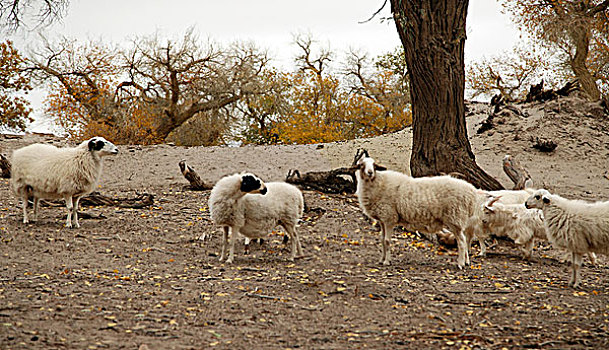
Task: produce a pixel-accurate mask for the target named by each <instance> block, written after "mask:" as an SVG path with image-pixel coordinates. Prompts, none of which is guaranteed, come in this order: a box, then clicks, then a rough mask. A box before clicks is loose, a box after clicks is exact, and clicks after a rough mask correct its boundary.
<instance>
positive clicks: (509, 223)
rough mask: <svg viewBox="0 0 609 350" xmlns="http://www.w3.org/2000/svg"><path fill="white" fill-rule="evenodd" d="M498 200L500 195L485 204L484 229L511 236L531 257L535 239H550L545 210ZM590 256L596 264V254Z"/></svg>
mask: <svg viewBox="0 0 609 350" xmlns="http://www.w3.org/2000/svg"><path fill="white" fill-rule="evenodd" d="M498 200H500V198H499V197H492V198H490V199H489V200H488V202H486V203H485V204H484V209H483V214H482V224H483V229H484V230H486V231H487V232H488V231H491V232H493V234H494V235H497V236H501V237H509V238H510V239H512V240H513V241H514V243H516V244H517V245H520V246H521V248H522V251H523V253H524V256H525V258H527V259H529V258H530V257H531V255H532V252H533V244H534V243H535V239H537V240H542V241H547V240H548V236H547V234H546V228H545V225H544V223H543V212H542V211H541V210H539V209H527V208H526V207H525V206H524V204H502V203H500V202H499V203H496V202H497V201H498ZM481 245H482V243H481ZM588 258H589V259H590V261H591V263H592V264H593V265H596V254H594V253H592V252H590V253H588Z"/></svg>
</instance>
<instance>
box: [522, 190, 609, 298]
mask: <svg viewBox="0 0 609 350" xmlns="http://www.w3.org/2000/svg"><path fill="white" fill-rule="evenodd" d="M525 205H526V207H527V208H537V209H541V210H542V211H543V217H544V224H545V226H546V229H547V231H546V233H547V235H548V240H549V241H550V243H552V244H553V245H554V246H555V247H557V248H563V249H566V250H568V251H570V252H571V253H572V257H573V260H572V265H573V273H572V275H571V278H570V280H569V285H570V286H573V287H575V288H576V287H578V286H579V283H580V270H581V265H582V256H583V254H586V253H588V252H593V253H600V254H605V255H607V254H609V202H595V203H590V202H585V201H581V200H568V199H565V198H562V197H560V196H558V195H553V194H550V192H548V191H546V190H543V189H542V190H537V191H536V192H535V193H533V195H531V197H529V199H527V201H526V202H525Z"/></svg>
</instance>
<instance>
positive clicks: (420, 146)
mask: <svg viewBox="0 0 609 350" xmlns="http://www.w3.org/2000/svg"><path fill="white" fill-rule="evenodd" d="M468 4H469V0H436V1H431V0H391V12H392V13H393V16H394V20H395V23H396V27H397V30H398V34H399V35H400V40H401V41H402V45H403V46H404V51H405V54H406V64H407V66H408V74H409V77H410V82H411V95H412V109H413V147H412V148H413V149H412V156H411V159H410V170H411V173H412V175H413V176H427V175H438V174H440V173H452V172H458V173H461V174H463V175H464V176H465V177H466V179H467V180H468V181H470V182H471V183H472V184H473V185H474V186H476V187H479V188H483V189H487V190H496V189H502V188H503V186H501V184H500V183H499V182H498V181H497V180H495V179H494V178H493V177H491V176H490V175H488V174H487V173H486V172H484V170H482V169H481V168H480V167H479V166H478V165H477V164H476V160H475V156H474V154H473V152H472V150H471V145H470V143H469V139H468V137H467V128H466V124H465V102H464V91H465V68H464V67H465V64H464V44H465V38H466V34H465V20H466V17H467V7H468Z"/></svg>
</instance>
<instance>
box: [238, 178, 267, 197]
mask: <svg viewBox="0 0 609 350" xmlns="http://www.w3.org/2000/svg"><path fill="white" fill-rule="evenodd" d="M241 192H245V193H251V194H254V193H260V194H266V186H265V185H264V182H263V181H262V180H260V178H258V177H257V176H256V175H253V174H244V175H243V176H241Z"/></svg>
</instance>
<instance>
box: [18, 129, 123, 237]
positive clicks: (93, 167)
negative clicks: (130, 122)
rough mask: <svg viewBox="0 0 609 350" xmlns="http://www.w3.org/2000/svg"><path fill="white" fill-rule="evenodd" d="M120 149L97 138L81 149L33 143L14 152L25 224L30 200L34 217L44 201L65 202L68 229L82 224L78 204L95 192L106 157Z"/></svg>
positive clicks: (81, 146)
mask: <svg viewBox="0 0 609 350" xmlns="http://www.w3.org/2000/svg"><path fill="white" fill-rule="evenodd" d="M117 153H118V148H117V147H116V146H115V145H114V144H112V143H111V142H110V141H108V140H106V139H104V138H103V137H99V136H98V137H93V138H91V139H89V140H87V141H84V142H82V143H81V144H80V145H78V146H77V147H66V148H57V147H55V146H53V145H48V144H40V143H36V144H32V145H29V146H26V147H23V148H20V149H17V150H15V151H14V152H13V155H12V160H11V162H12V174H11V190H12V192H13V193H14V194H15V195H16V196H17V197H19V198H21V200H22V201H23V223H25V224H27V223H28V222H29V219H28V216H27V204H28V198H30V197H33V199H34V216H35V218H37V215H38V202H39V200H40V199H64V200H65V202H66V207H67V209H68V218H67V220H66V227H69V228H71V227H80V225H79V224H78V202H79V201H80V198H81V197H82V196H85V195H87V194H89V193H91V192H93V190H94V189H95V187H96V186H97V183H98V181H99V178H100V176H101V173H102V165H103V159H102V157H104V156H106V155H110V154H117Z"/></svg>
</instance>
